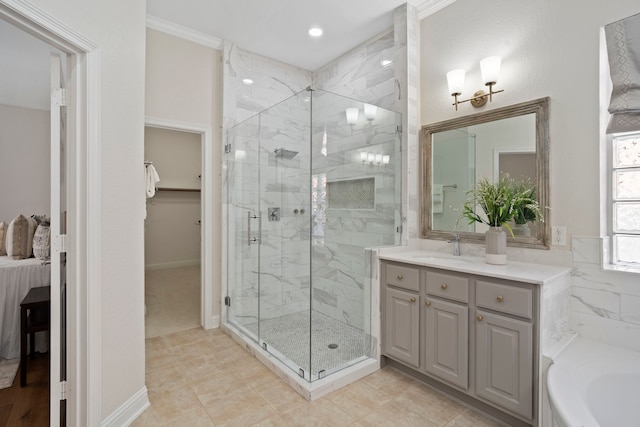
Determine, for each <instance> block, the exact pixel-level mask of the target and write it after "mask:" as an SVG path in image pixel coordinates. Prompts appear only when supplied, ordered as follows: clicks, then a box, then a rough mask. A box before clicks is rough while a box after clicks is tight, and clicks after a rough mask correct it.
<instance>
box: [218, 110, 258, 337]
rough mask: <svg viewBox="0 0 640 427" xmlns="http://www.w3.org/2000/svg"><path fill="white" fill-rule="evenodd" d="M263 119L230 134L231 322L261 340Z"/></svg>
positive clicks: (229, 294) (236, 127)
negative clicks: (260, 189) (260, 186)
mask: <svg viewBox="0 0 640 427" xmlns="http://www.w3.org/2000/svg"><path fill="white" fill-rule="evenodd" d="M259 130H260V117H259V116H254V117H252V118H250V119H248V120H246V121H244V122H242V123H240V124H238V125H237V126H235V127H234V128H233V129H231V130H230V131H229V135H228V141H227V142H228V144H229V147H231V152H230V153H228V154H227V179H228V180H229V182H228V187H227V188H228V194H227V198H228V200H227V215H228V218H227V225H228V227H229V230H228V236H229V237H228V255H227V256H228V259H227V263H228V268H227V274H228V275H229V277H227V282H228V299H227V301H226V304H227V305H228V309H227V319H228V321H229V322H230V323H231V324H232V325H234V326H236V327H238V328H240V329H242V330H243V331H244V332H245V333H246V334H247V335H248V336H249V337H250V338H251V339H253V340H254V341H256V342H257V341H258V339H259V335H260V331H259V293H260V274H259V273H260V244H259V243H260V225H261V222H260V221H261V218H260V217H261V215H260V206H259V200H260V198H259V182H260V181H259V179H260V174H259V163H260V150H259Z"/></svg>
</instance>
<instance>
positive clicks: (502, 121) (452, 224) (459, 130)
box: [420, 98, 551, 249]
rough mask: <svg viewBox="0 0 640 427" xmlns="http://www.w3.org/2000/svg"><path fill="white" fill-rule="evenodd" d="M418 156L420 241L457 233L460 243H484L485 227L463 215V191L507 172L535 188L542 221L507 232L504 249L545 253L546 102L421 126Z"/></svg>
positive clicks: (547, 231)
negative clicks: (420, 187) (511, 248)
mask: <svg viewBox="0 0 640 427" xmlns="http://www.w3.org/2000/svg"><path fill="white" fill-rule="evenodd" d="M420 156H421V162H420V168H421V170H420V176H421V185H422V193H421V200H420V209H421V236H420V237H422V238H427V239H440V240H444V239H447V240H448V239H450V238H451V236H452V234H458V235H459V236H460V241H462V242H468V243H484V233H485V231H486V230H487V227H486V226H485V225H484V224H480V223H477V222H476V223H473V224H468V221H467V219H466V218H464V217H462V216H461V214H462V211H463V205H464V202H465V200H466V197H467V192H468V191H469V190H470V189H471V188H473V186H474V185H475V184H476V183H477V182H478V180H480V179H483V178H487V179H488V180H490V181H491V182H494V181H495V180H496V179H497V178H498V177H499V176H500V175H501V174H502V173H509V175H510V176H511V177H512V178H513V179H515V180H516V181H521V180H522V181H526V180H529V181H530V182H531V183H532V184H535V187H536V196H537V200H538V203H539V204H540V207H541V208H542V210H543V213H544V222H542V221H535V222H532V223H528V224H527V227H526V228H527V230H526V232H523V233H520V234H517V235H516V236H515V237H512V236H511V235H510V233H507V236H508V238H507V245H508V246H517V247H527V248H538V249H549V242H550V235H551V226H550V222H549V208H548V206H549V199H548V198H549V98H541V99H536V100H534V101H528V102H523V103H521V104H516V105H512V106H508V107H504V108H499V109H496V110H492V111H488V112H485V113H478V114H473V115H469V116H463V117H459V118H456V119H451V120H446V121H443V122H439V123H434V124H431V125H426V126H423V127H422V130H421V133H420Z"/></svg>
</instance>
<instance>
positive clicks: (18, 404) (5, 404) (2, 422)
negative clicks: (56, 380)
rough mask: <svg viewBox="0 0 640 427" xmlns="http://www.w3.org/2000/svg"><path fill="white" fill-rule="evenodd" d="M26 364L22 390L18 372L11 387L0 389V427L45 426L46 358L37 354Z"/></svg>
mask: <svg viewBox="0 0 640 427" xmlns="http://www.w3.org/2000/svg"><path fill="white" fill-rule="evenodd" d="M27 365H28V368H29V369H28V371H27V385H26V386H25V387H20V370H18V372H17V374H16V378H15V379H14V380H13V385H12V386H11V387H9V388H5V389H2V390H0V427H18V426H25V427H26V426H29V427H40V426H42V427H46V426H48V425H49V355H48V354H39V353H38V354H36V355H35V357H33V358H32V359H30V360H29V362H28V363H27Z"/></svg>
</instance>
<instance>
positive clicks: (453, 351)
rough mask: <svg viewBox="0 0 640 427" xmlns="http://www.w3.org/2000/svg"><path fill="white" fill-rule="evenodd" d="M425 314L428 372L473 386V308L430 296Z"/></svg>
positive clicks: (424, 326) (462, 384)
mask: <svg viewBox="0 0 640 427" xmlns="http://www.w3.org/2000/svg"><path fill="white" fill-rule="evenodd" d="M424 305H425V312H424V323H423V331H424V355H425V362H424V370H425V371H426V372H427V373H428V374H431V375H433V376H436V377H438V378H441V379H443V380H445V381H449V382H450V383H452V384H455V385H457V386H460V387H462V388H463V389H467V388H468V387H469V371H468V366H469V352H468V342H469V307H467V306H466V305H462V304H454V303H452V302H447V301H443V300H440V299H438V298H432V297H429V296H427V297H426V299H425V303H424Z"/></svg>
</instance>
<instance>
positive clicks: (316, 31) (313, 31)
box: [309, 27, 322, 37]
mask: <svg viewBox="0 0 640 427" xmlns="http://www.w3.org/2000/svg"><path fill="white" fill-rule="evenodd" d="M309 35H310V36H311V37H320V36H321V35H322V28H320V27H311V28H309Z"/></svg>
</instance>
